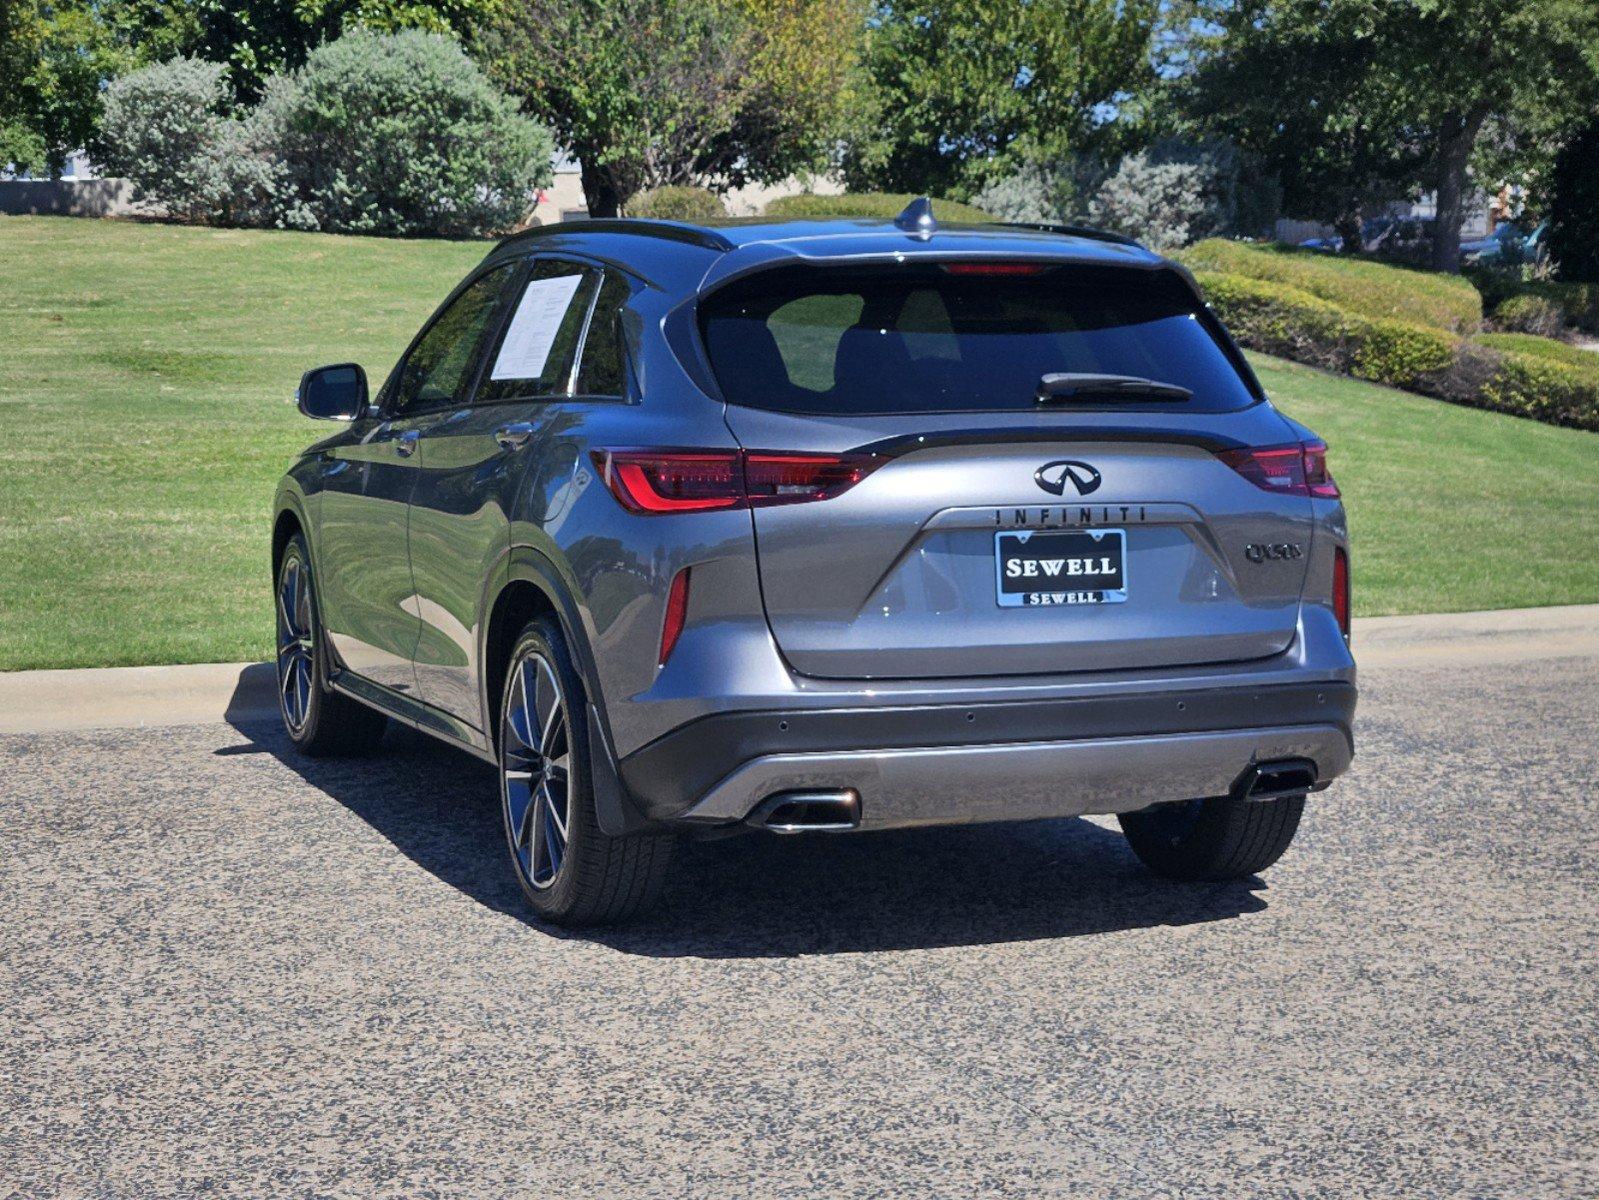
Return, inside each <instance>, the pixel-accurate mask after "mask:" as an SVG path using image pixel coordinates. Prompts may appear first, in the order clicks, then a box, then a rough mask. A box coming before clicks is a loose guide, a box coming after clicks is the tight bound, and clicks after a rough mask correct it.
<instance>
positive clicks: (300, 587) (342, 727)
mask: <svg viewBox="0 0 1599 1200" xmlns="http://www.w3.org/2000/svg"><path fill="white" fill-rule="evenodd" d="M277 584H278V585H277V593H276V594H277V605H276V608H277V631H278V638H277V646H278V664H277V665H278V713H279V715H280V716H282V718H283V728H284V729H285V730H286V731H287V732H288V735H289V740H290V741H291V742H293V743H294V746H295V749H297V750H299V751H300V753H301V754H305V755H309V756H310V757H312V758H326V757H332V756H334V755H341V754H360V753H363V752H365V751H368V750H371V749H372V747H373V746H375V745H376V744H377V742H378V740H379V739H380V738H381V737H382V736H383V730H384V728H385V726H387V725H388V723H389V721H388V718H387V717H385V716H384V715H383V714H382V713H380V712H378V711H377V710H376V709H372V708H368V707H367V706H366V705H364V704H362V703H360V702H359V701H356V700H351V699H350V698H349V697H348V696H342V695H340V694H339V693H338V692H335V691H333V690H332V689H331V688H330V687H329V686H328V644H327V638H326V637H325V636H323V632H322V623H321V621H320V620H319V618H318V614H317V603H316V590H315V583H314V581H313V579H312V577H311V554H310V551H309V550H308V549H307V547H306V544H305V538H304V536H303V535H301V534H298V533H297V534H295V535H294V536H293V537H292V538H290V539H289V544H288V545H287V546H286V547H284V550H283V558H282V560H281V561H280V562H279V563H278V581H277Z"/></svg>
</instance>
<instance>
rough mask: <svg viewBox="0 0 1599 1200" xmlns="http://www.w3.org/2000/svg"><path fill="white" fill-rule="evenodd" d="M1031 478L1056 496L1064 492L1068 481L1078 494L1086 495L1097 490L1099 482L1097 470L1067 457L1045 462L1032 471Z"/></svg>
mask: <svg viewBox="0 0 1599 1200" xmlns="http://www.w3.org/2000/svg"><path fill="white" fill-rule="evenodd" d="M1033 479H1034V480H1035V481H1037V483H1038V486H1039V487H1041V488H1043V489H1044V490H1045V491H1046V492H1053V493H1054V494H1055V495H1057V496H1064V495H1065V494H1066V485H1067V484H1068V483H1069V484H1071V485H1072V487H1074V488H1076V489H1077V494H1078V495H1079V496H1086V495H1088V494H1089V493H1090V492H1097V491H1098V490H1099V485H1100V482H1101V480H1100V475H1099V472H1098V471H1096V470H1094V468H1093V467H1091V466H1089V465H1088V464H1087V463H1085V462H1077V461H1075V460H1073V459H1069V458H1063V459H1059V460H1057V461H1055V462H1047V463H1045V464H1044V465H1043V466H1041V467H1039V468H1038V470H1036V471H1034V472H1033Z"/></svg>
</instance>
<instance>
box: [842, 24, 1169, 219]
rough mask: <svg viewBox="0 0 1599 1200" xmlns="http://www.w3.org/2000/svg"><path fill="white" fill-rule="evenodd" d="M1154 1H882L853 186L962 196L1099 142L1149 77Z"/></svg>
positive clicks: (851, 164)
mask: <svg viewBox="0 0 1599 1200" xmlns="http://www.w3.org/2000/svg"><path fill="white" fill-rule="evenodd" d="M1158 9H1159V4H1158V3H1157V2H1156V0H1027V2H1025V3H1021V2H1018V0H903V2H901V0H882V2H880V3H878V4H877V5H876V7H875V8H874V9H873V10H872V12H871V15H870V18H869V20H868V23H867V51H866V67H867V72H868V76H869V79H870V86H871V97H870V99H871V105H870V108H869V110H868V111H869V115H868V116H867V118H866V120H865V122H864V128H862V129H860V130H859V131H858V132H857V134H856V135H855V136H854V137H853V138H852V139H851V142H850V145H849V147H848V150H847V153H846V157H845V161H844V173H845V179H846V181H847V182H848V184H849V185H850V186H851V187H857V188H877V189H882V190H888V191H908V192H926V193H930V194H933V195H962V196H970V195H972V194H974V193H975V192H976V191H978V190H979V189H980V188H981V187H982V186H983V184H985V183H986V182H988V181H989V180H991V179H994V178H997V177H999V176H1002V175H1005V174H1007V173H1009V172H1011V171H1013V170H1014V169H1015V167H1016V165H1017V164H1018V163H1019V162H1023V161H1049V162H1059V161H1061V160H1063V159H1065V158H1067V157H1069V156H1070V155H1071V154H1072V153H1075V152H1078V151H1082V150H1084V149H1087V148H1090V147H1091V146H1092V145H1094V143H1095V142H1096V139H1099V138H1101V137H1102V135H1103V133H1104V131H1105V129H1106V127H1107V125H1108V124H1109V122H1110V119H1111V118H1112V117H1113V116H1114V115H1115V113H1116V111H1117V108H1118V106H1120V105H1123V104H1125V103H1126V102H1127V101H1128V100H1129V99H1130V98H1131V97H1132V96H1133V95H1135V94H1136V93H1138V92H1140V91H1142V90H1143V89H1145V88H1146V87H1147V86H1148V85H1149V84H1150V83H1151V82H1152V81H1153V79H1154V75H1153V66H1152V63H1151V55H1150V50H1151V41H1152V35H1153V32H1154V28H1155V21H1156V17H1157V14H1158Z"/></svg>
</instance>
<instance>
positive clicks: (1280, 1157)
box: [0, 638, 1599, 1200]
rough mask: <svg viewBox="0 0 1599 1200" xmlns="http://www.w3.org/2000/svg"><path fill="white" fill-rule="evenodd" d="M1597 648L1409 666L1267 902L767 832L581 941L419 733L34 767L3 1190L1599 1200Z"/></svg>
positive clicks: (71, 757) (902, 840) (176, 750)
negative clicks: (357, 750)
mask: <svg viewBox="0 0 1599 1200" xmlns="http://www.w3.org/2000/svg"><path fill="white" fill-rule="evenodd" d="M1373 640H1374V642H1375V643H1377V645H1378V646H1379V647H1380V645H1381V643H1382V639H1381V638H1374V639H1373ZM1591 641H1592V639H1590V641H1589V642H1583V641H1582V640H1581V639H1576V640H1568V641H1567V642H1566V643H1565V645H1564V647H1562V646H1560V645H1545V646H1543V647H1542V649H1541V650H1539V651H1538V652H1537V653H1535V654H1532V655H1530V656H1525V657H1517V656H1515V655H1510V656H1506V655H1498V656H1495V655H1493V654H1487V655H1483V654H1474V655H1473V654H1468V655H1464V656H1453V655H1449V654H1439V653H1426V652H1423V650H1418V651H1417V652H1416V653H1415V654H1410V655H1408V656H1407V652H1405V650H1404V647H1403V646H1399V648H1398V649H1396V648H1395V644H1394V643H1392V642H1390V644H1389V645H1388V646H1387V648H1386V650H1384V651H1382V652H1376V650H1375V649H1374V653H1373V655H1372V660H1373V665H1370V666H1368V667H1366V668H1364V669H1363V674H1362V680H1361V683H1362V688H1363V696H1362V700H1361V711H1360V716H1359V721H1358V736H1359V748H1358V757H1357V759H1356V764H1355V767H1354V769H1353V771H1352V773H1351V774H1350V775H1349V776H1348V777H1346V779H1344V780H1343V781H1341V782H1340V783H1338V784H1336V785H1334V787H1333V788H1332V789H1331V790H1330V791H1328V792H1326V793H1323V794H1321V795H1319V796H1317V797H1314V798H1313V799H1312V801H1311V803H1310V806H1309V807H1308V809H1307V812H1306V817H1305V821H1304V824H1303V825H1302V827H1301V829H1300V835H1299V839H1298V840H1297V841H1296V843H1295V845H1294V846H1293V848H1292V849H1291V850H1290V851H1289V853H1288V855H1287V857H1286V858H1285V859H1284V860H1283V861H1282V862H1281V863H1280V864H1278V865H1277V866H1276V867H1275V868H1273V869H1272V870H1270V871H1268V872H1267V873H1266V874H1265V875H1264V876H1263V877H1262V878H1261V879H1258V880H1253V881H1250V882H1246V883H1238V884H1222V885H1204V886H1190V885H1176V884H1169V883H1164V882H1161V881H1158V880H1155V879H1153V878H1152V877H1151V876H1149V875H1148V874H1147V873H1146V872H1145V871H1144V870H1143V869H1142V868H1141V867H1140V866H1139V864H1138V863H1137V861H1136V860H1135V859H1134V858H1133V856H1132V854H1131V853H1130V851H1129V850H1128V849H1127V848H1126V846H1125V844H1124V842H1123V840H1122V838H1121V836H1120V834H1119V833H1117V832H1116V831H1115V826H1114V822H1113V821H1101V820H1097V819H1095V820H1072V821H1059V822H1048V823H1041V824H1032V825H1008V826H989V827H981V828H963V829H946V830H927V831H908V832H897V833H880V834H871V835H855V836H844V837H816V838H806V839H800V838H794V839H779V838H776V837H770V836H754V835H752V836H748V837H741V838H734V839H728V840H723V841H717V842H707V843H702V844H697V845H693V846H690V847H687V848H686V849H685V851H684V853H683V854H682V857H681V859H680V861H679V864H678V871H677V874H676V878H675V883H674V885H673V887H672V889H671V892H670V894H669V896H668V901H667V903H666V904H665V906H664V907H663V908H662V909H661V910H660V911H659V912H658V913H656V914H655V915H653V916H652V917H650V918H649V919H647V920H645V921H643V922H641V923H638V924H635V925H633V926H630V927H628V928H625V929H621V930H613V931H604V932H599V933H585V934H581V935H574V934H563V933H558V932H553V931H550V930H547V929H543V928H540V927H538V926H537V925H535V924H533V923H532V922H531V921H530V920H529V918H528V916H527V914H526V911H525V910H524V908H523V906H522V903H521V900H520V897H519V894H518V892H517V890H516V888H515V885H514V883H513V882H512V880H511V877H510V875H509V869H508V867H507V866H506V863H505V861H504V852H503V847H502V842H501V833H500V828H499V816H498V812H497V807H496V806H497V801H496V798H495V794H494V781H493V777H492V774H491V772H490V771H489V770H488V769H486V768H485V767H483V766H482V765H481V764H479V763H477V762H475V761H474V760H471V759H468V758H466V757H464V756H461V755H458V754H455V753H453V752H451V751H448V750H444V749H441V748H437V747H435V746H433V745H432V744H430V743H427V742H425V741H423V740H421V739H420V738H418V737H416V736H414V735H407V734H403V733H392V732H391V734H390V735H389V737H388V739H387V741H386V743H385V745H384V746H383V747H382V750H381V752H380V753H379V754H377V755H375V756H372V757H368V758H363V759H354V760H344V761H338V762H310V761H305V760H301V759H299V758H297V757H296V756H295V755H294V754H293V753H292V752H291V751H290V750H289V748H288V746H287V743H286V741H285V739H284V738H283V736H282V734H281V733H280V732H279V731H278V730H277V729H276V727H275V726H274V725H273V724H272V723H271V722H270V721H262V720H260V719H259V717H258V716H253V715H249V712H250V710H248V708H239V709H238V711H237V712H236V714H235V716H234V717H233V719H232V721H231V723H227V722H210V723H200V724H187V725H180V726H172V727H156V728H143V729H136V728H118V729H101V730H55V731H50V732H38V733H8V734H5V735H3V736H0V795H3V801H0V1196H8V1197H55V1196H64V1197H79V1196H81V1197H94V1198H101V1200H103V1198H110V1197H117V1198H121V1197H140V1198H143V1197H159V1196H199V1195H203V1196H239V1197H265V1196H278V1195H282V1196H296V1197H298V1196H307V1197H310V1196H318V1197H321V1196H341V1197H342V1196H351V1197H355V1196H360V1197H388V1196H394V1197H426V1196H440V1197H455V1196H491V1197H497V1196H512V1195H517V1196H520V1195H538V1196H543V1197H634V1196H652V1197H653V1196H660V1197H745V1196H748V1197H762V1198H765V1197H866V1196H874V1197H875V1196H896V1197H898V1196H904V1197H918V1198H930V1197H962V1198H964V1197H975V1196H1083V1197H1115V1198H1117V1200H1127V1198H1134V1197H1144V1196H1185V1197H1195V1198H1198V1197H1218V1198H1219V1197H1227V1198H1238V1197H1257V1196H1259V1197H1285V1198H1286V1197H1357V1196H1371V1197H1401V1196H1404V1197H1409V1196H1416V1197H1442V1196H1471V1197H1506V1198H1511V1197H1514V1198H1518V1200H1519V1198H1528V1197H1571V1198H1586V1197H1593V1196H1595V1195H1599V1151H1596V1146H1599V1112H1596V1107H1595V1101H1596V1094H1599V1082H1596V1081H1599V1062H1596V1054H1599V978H1596V968H1599V802H1596V793H1599V654H1595V653H1593V652H1592V649H1591ZM1572 647H1575V649H1572ZM1457 659H1458V661H1457ZM239 713H244V714H246V715H238V714H239Z"/></svg>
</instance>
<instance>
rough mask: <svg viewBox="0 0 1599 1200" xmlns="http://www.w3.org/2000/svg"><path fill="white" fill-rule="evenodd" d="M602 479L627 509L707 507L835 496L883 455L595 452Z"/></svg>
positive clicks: (659, 510) (662, 510)
mask: <svg viewBox="0 0 1599 1200" xmlns="http://www.w3.org/2000/svg"><path fill="white" fill-rule="evenodd" d="M593 458H594V465H595V467H596V468H597V469H598V470H599V472H600V478H601V479H603V480H604V481H605V486H606V487H608V488H609V489H610V490H611V494H612V495H614V496H615V497H616V498H617V500H619V501H620V502H621V504H622V507H623V508H626V509H627V510H628V511H629V512H635V513H648V514H655V513H677V512H706V511H710V510H714V509H725V508H755V507H767V506H770V505H775V504H802V503H805V502H806V501H810V500H830V499H832V498H833V497H834V496H838V495H841V494H842V493H844V492H846V491H848V490H849V489H850V488H852V487H854V486H855V485H856V484H857V483H859V482H860V481H861V480H862V479H865V478H866V476H867V475H869V474H870V473H871V472H872V471H873V470H874V469H875V468H876V467H877V466H878V465H879V464H880V463H881V462H882V461H883V460H882V459H881V458H879V457H877V456H876V455H870V454H781V453H776V452H771V451H763V450H757V451H739V450H596V451H594V452H593Z"/></svg>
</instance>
